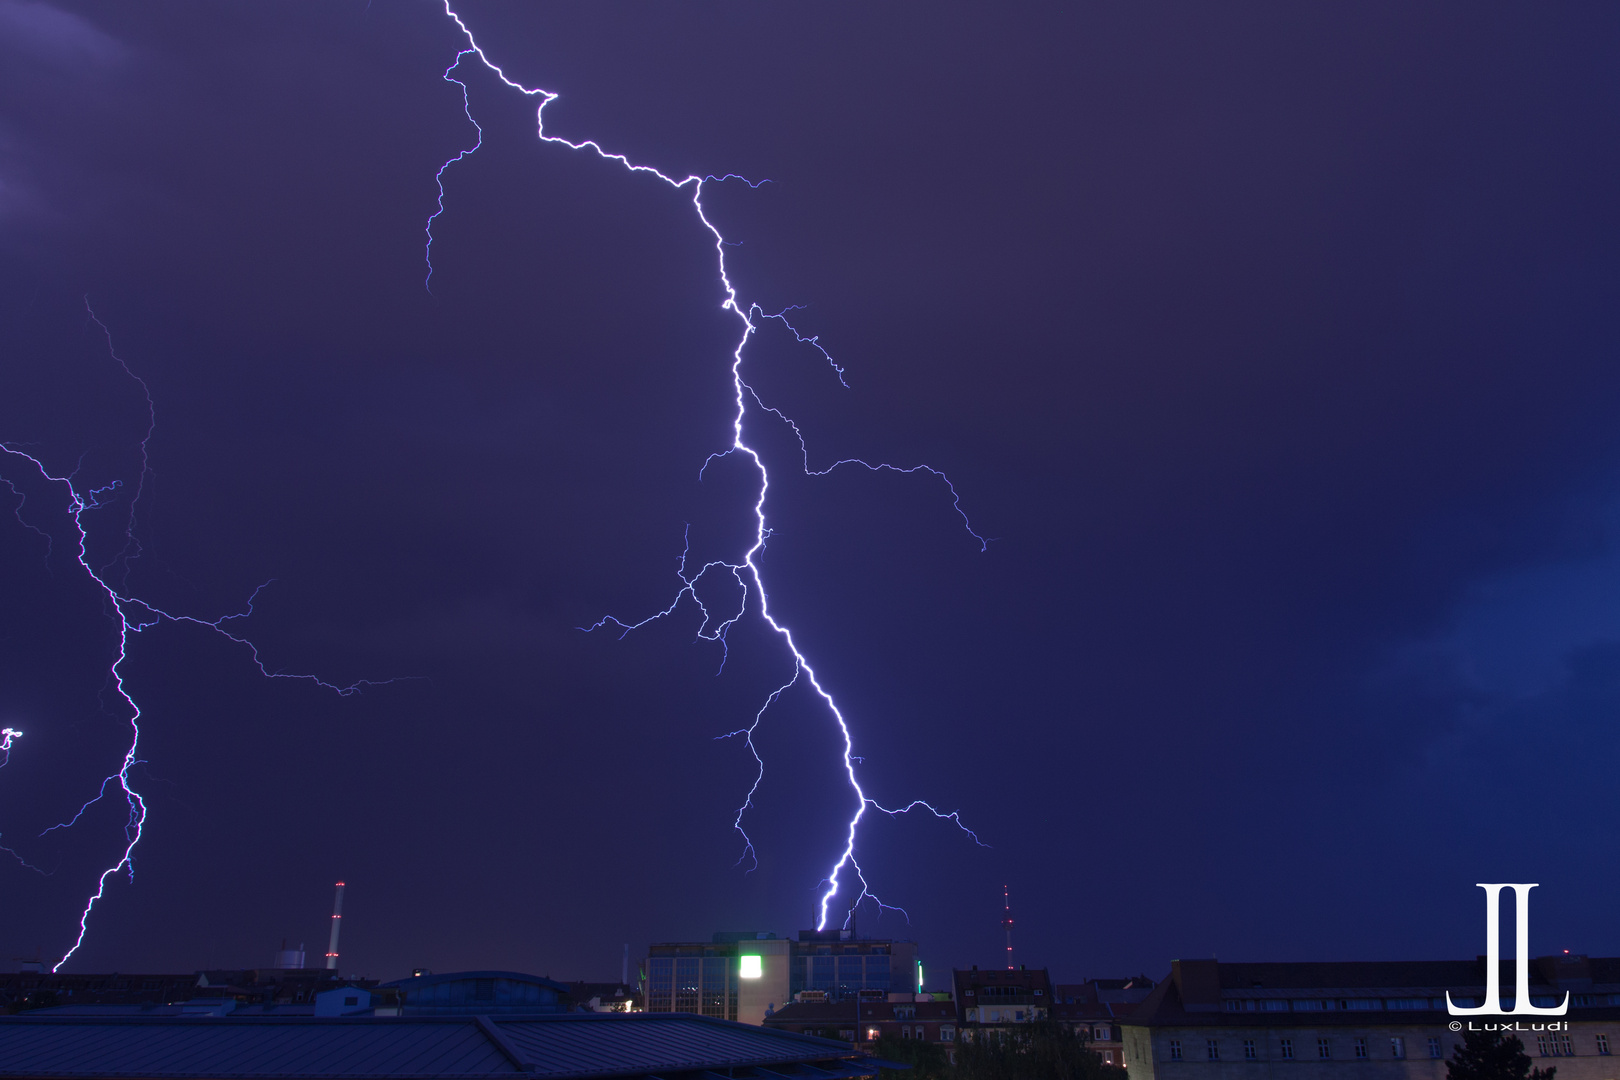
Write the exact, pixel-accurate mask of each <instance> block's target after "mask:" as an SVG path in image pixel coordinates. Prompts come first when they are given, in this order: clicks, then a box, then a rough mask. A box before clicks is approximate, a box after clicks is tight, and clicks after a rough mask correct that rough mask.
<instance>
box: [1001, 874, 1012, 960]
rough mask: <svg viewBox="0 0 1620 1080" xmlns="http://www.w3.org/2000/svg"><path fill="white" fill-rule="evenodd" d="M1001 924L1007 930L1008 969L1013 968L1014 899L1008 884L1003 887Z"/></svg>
mask: <svg viewBox="0 0 1620 1080" xmlns="http://www.w3.org/2000/svg"><path fill="white" fill-rule="evenodd" d="M1001 926H1002V929H1004V930H1006V931H1007V970H1008V971H1011V970H1012V969H1013V962H1012V900H1011V899H1010V898H1009V897H1008V895H1007V886H1005V885H1003V886H1002V887H1001Z"/></svg>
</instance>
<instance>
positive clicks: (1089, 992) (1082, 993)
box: [1051, 976, 1155, 1066]
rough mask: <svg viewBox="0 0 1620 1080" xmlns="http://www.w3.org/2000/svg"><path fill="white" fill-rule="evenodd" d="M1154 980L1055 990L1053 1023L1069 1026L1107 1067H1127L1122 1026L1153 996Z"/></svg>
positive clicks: (1056, 986)
mask: <svg viewBox="0 0 1620 1080" xmlns="http://www.w3.org/2000/svg"><path fill="white" fill-rule="evenodd" d="M1154 985H1155V983H1154V982H1153V980H1152V979H1149V978H1146V977H1143V976H1138V977H1136V978H1134V979H1088V980H1087V981H1086V982H1083V983H1056V984H1054V985H1053V987H1052V1006H1051V1008H1052V1013H1051V1019H1052V1020H1055V1021H1057V1022H1058V1023H1062V1024H1067V1025H1069V1026H1070V1027H1072V1028H1074V1030H1075V1031H1076V1032H1077V1033H1078V1034H1081V1035H1084V1036H1085V1037H1086V1040H1087V1041H1088V1042H1089V1043H1090V1044H1091V1049H1093V1050H1095V1051H1096V1052H1097V1055H1098V1056H1099V1057H1101V1058H1102V1062H1103V1064H1104V1065H1120V1066H1123V1065H1124V1064H1125V1042H1124V1037H1125V1036H1124V1030H1125V1029H1124V1027H1123V1025H1122V1023H1121V1021H1123V1020H1124V1019H1125V1017H1127V1016H1129V1015H1130V1014H1131V1013H1132V1012H1133V1011H1135V1009H1136V1007H1137V1006H1138V1005H1140V1004H1141V1003H1142V1002H1143V1001H1144V1000H1146V998H1147V996H1148V995H1149V994H1150V993H1152V992H1153V987H1154Z"/></svg>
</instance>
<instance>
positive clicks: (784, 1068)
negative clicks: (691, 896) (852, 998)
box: [0, 1013, 876, 1080]
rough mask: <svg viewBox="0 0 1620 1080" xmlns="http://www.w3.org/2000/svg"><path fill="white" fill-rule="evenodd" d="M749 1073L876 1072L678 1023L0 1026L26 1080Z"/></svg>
mask: <svg viewBox="0 0 1620 1080" xmlns="http://www.w3.org/2000/svg"><path fill="white" fill-rule="evenodd" d="M749 1067H755V1068H761V1067H763V1068H769V1069H771V1070H772V1071H773V1072H781V1073H785V1074H788V1075H797V1076H802V1077H805V1078H806V1080H825V1078H834V1077H862V1076H870V1075H872V1074H873V1073H875V1072H876V1065H875V1063H870V1059H868V1058H866V1057H864V1056H863V1055H859V1054H856V1053H854V1051H852V1050H851V1049H850V1047H849V1045H848V1044H846V1043H839V1042H831V1041H828V1040H826V1039H817V1038H812V1037H810V1036H805V1035H796V1034H792V1033H790V1032H782V1031H768V1030H765V1029H762V1028H755V1027H750V1026H748V1025H745V1024H737V1023H732V1022H729V1021H725V1020H716V1019H713V1018H709V1017H701V1016H690V1015H685V1014H681V1013H663V1014H648V1013H635V1014H628V1015H626V1014H612V1013H573V1014H562V1015H553V1016H515V1017H489V1016H467V1017H460V1016H457V1017H443V1016H423V1017H364V1018H330V1019H329V1018H316V1017H302V1016H299V1017H262V1016H255V1017H232V1016H225V1017H115V1018H106V1017H96V1018H90V1017H65V1016H57V1017H37V1016H29V1015H26V1014H23V1015H19V1016H10V1017H0V1077H28V1078H36V1080H38V1078H46V1077H50V1078H60V1080H77V1078H86V1080H88V1078H92V1077H93V1078H98V1080H100V1078H109V1080H110V1078H126V1077H127V1078H131V1080H134V1078H145V1080H198V1078H210V1080H256V1078H261V1077H262V1078H269V1077H276V1078H278V1080H300V1078H306V1077H307V1078H311V1080H316V1078H324V1080H340V1078H355V1080H359V1078H364V1080H386V1078H401V1080H428V1078H437V1077H445V1078H451V1077H454V1078H474V1077H505V1076H528V1077H536V1078H541V1080H568V1078H575V1077H581V1078H583V1077H655V1076H661V1075H668V1074H672V1073H678V1072H693V1071H702V1070H725V1069H747V1068H749Z"/></svg>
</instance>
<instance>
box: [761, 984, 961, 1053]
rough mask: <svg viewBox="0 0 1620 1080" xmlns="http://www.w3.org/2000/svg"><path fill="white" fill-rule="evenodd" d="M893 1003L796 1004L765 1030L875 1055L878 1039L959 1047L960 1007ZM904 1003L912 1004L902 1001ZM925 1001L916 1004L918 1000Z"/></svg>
mask: <svg viewBox="0 0 1620 1080" xmlns="http://www.w3.org/2000/svg"><path fill="white" fill-rule="evenodd" d="M890 998H891V1000H888V1001H862V1000H861V999H859V998H850V999H846V1000H844V1001H796V1002H794V1003H793V1004H791V1005H787V1006H784V1007H783V1008H780V1009H778V1010H776V1012H775V1013H773V1014H772V1015H770V1016H768V1017H766V1018H765V1026H766V1027H768V1028H773V1029H775V1030H777V1031H792V1032H795V1033H797V1034H800V1035H817V1036H820V1037H821V1038H824V1039H838V1040H840V1041H843V1042H847V1043H852V1044H854V1045H855V1046H856V1047H857V1048H860V1049H863V1050H870V1049H871V1048H872V1044H873V1043H875V1042H877V1041H878V1040H879V1039H884V1038H890V1039H917V1040H921V1041H923V1042H937V1043H944V1044H947V1045H951V1044H954V1043H955V1042H956V1003H955V1002H954V1001H937V1000H935V999H934V998H933V997H932V996H930V995H926V994H891V995H890ZM901 998H905V999H907V1000H903V1001H902V1000H898V999H901ZM919 998H920V999H921V1000H917V999H919Z"/></svg>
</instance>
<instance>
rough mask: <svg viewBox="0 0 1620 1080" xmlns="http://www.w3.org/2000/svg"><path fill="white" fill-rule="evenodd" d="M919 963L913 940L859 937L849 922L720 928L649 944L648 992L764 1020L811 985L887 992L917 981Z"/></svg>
mask: <svg viewBox="0 0 1620 1080" xmlns="http://www.w3.org/2000/svg"><path fill="white" fill-rule="evenodd" d="M917 971H918V969H917V945H916V943H915V942H910V941H894V940H891V939H873V938H857V937H855V936H854V935H853V934H852V933H851V932H850V931H847V930H833V931H826V932H819V931H815V930H805V931H802V932H801V933H800V934H799V939H798V940H797V941H794V940H792V939H790V938H778V937H777V936H776V935H775V934H773V933H764V932H756V931H747V932H722V933H717V934H715V935H714V936H713V938H712V939H711V940H709V941H704V942H667V943H663V944H658V945H653V946H651V947H649V949H648V950H647V967H646V987H645V993H644V994H643V1000H644V1001H645V1002H646V1009H647V1011H648V1012H654V1013H662V1012H684V1013H697V1014H698V1015H700V1016H713V1017H717V1018H719V1019H722V1020H737V1021H740V1022H742V1023H745V1024H761V1023H763V1022H764V1021H765V1018H766V1017H767V1016H769V1015H771V1014H772V1013H774V1012H775V1011H776V1010H777V1009H780V1008H782V1007H784V1006H786V1005H788V1004H789V1003H790V1002H792V1001H793V1000H794V997H795V995H798V994H801V993H803V992H806V991H809V992H811V993H813V994H816V995H818V996H821V997H822V999H823V1000H825V1001H844V1000H854V999H856V998H858V997H860V996H862V995H865V996H866V997H867V998H868V999H875V1000H880V1001H881V1000H884V999H886V998H887V997H888V995H889V994H890V993H891V992H893V991H895V990H901V991H904V990H907V989H909V988H910V987H911V986H912V985H914V983H915V981H916V980H917V978H918V975H917Z"/></svg>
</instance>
